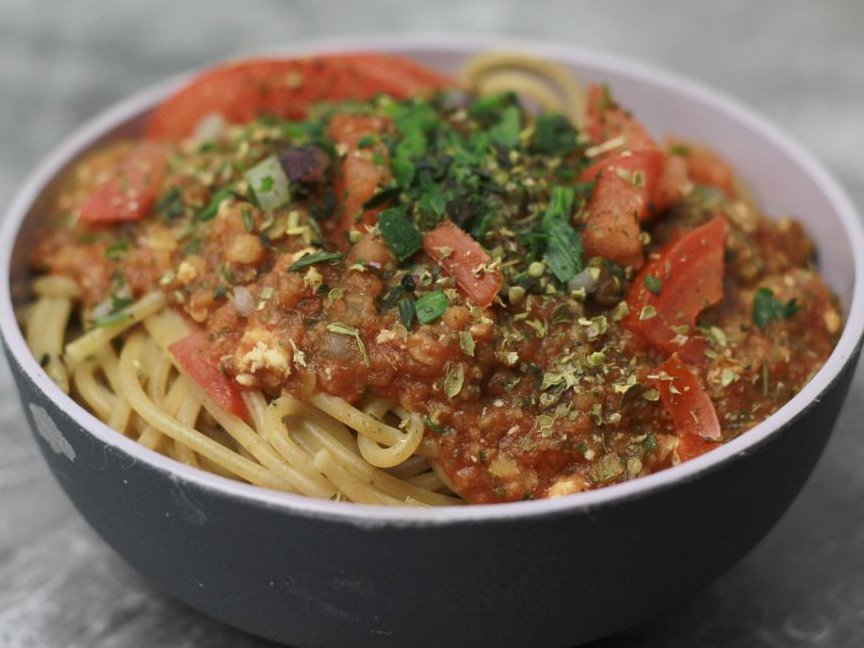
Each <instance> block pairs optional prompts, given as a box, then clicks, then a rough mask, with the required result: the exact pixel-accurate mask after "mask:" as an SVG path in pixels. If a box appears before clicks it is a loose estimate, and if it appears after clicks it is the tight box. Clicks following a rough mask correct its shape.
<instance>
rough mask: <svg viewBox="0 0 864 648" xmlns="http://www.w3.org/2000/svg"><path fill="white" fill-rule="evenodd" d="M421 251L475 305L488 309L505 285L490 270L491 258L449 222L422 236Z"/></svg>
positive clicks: (499, 272) (477, 244) (493, 269)
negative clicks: (452, 279)
mask: <svg viewBox="0 0 864 648" xmlns="http://www.w3.org/2000/svg"><path fill="white" fill-rule="evenodd" d="M423 250H424V251H425V252H426V254H428V255H429V256H430V257H432V258H433V259H434V260H435V261H436V262H438V263H439V264H440V265H441V267H442V268H444V271H445V272H446V273H447V274H449V275H450V276H451V277H453V278H454V279H456V283H457V284H459V287H460V288H461V289H462V291H463V292H464V293H465V294H466V295H468V297H469V298H470V299H471V300H472V301H473V302H474V303H475V304H477V305H478V306H482V307H483V308H488V307H489V306H491V305H492V301H493V300H494V299H495V295H497V294H498V291H499V290H500V289H501V285H502V284H503V282H504V279H503V277H502V276H501V271H500V270H499V269H498V268H495V267H489V262H490V261H492V257H490V256H489V253H488V252H486V250H484V249H483V246H481V245H480V244H479V243H478V242H477V241H475V240H474V239H473V238H471V237H470V236H469V235H468V234H466V233H465V232H464V231H462V230H461V229H459V227H457V226H456V225H455V224H454V223H453V222H452V221H444V222H443V223H441V224H440V225H438V227H436V228H435V229H433V230H432V231H430V232H426V234H425V235H424V236H423Z"/></svg>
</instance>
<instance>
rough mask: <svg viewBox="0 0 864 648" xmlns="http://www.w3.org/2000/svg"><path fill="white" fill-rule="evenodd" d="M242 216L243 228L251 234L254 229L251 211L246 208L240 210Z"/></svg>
mask: <svg viewBox="0 0 864 648" xmlns="http://www.w3.org/2000/svg"><path fill="white" fill-rule="evenodd" d="M241 213H242V214H243V228H244V229H245V230H246V231H247V232H252V230H254V229H255V219H254V218H253V217H252V211H251V210H250V209H249V208H248V207H244V208H243V209H242V210H241Z"/></svg>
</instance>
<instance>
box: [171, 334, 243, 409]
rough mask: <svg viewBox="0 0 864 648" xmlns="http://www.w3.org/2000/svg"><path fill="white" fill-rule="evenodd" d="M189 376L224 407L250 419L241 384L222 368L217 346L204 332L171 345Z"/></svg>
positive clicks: (191, 335) (172, 351)
mask: <svg viewBox="0 0 864 648" xmlns="http://www.w3.org/2000/svg"><path fill="white" fill-rule="evenodd" d="M169 351H171V353H172V354H173V355H174V357H175V358H176V359H177V362H178V363H180V366H181V367H183V369H184V371H185V372H186V373H187V374H188V375H189V377H190V378H191V379H192V380H194V381H195V382H196V383H198V384H199V385H200V386H201V387H202V388H203V389H204V391H206V392H207V394H209V396H210V398H212V399H213V400H214V401H216V403H218V404H219V405H220V406H221V407H222V408H223V409H225V410H227V411H229V412H231V413H232V414H234V416H237V417H239V418H242V419H248V418H249V410H248V409H247V408H246V403H245V402H244V401H243V393H242V391H241V390H240V387H239V385H237V383H235V382H234V381H233V380H231V378H229V377H228V376H227V375H225V373H223V372H222V370H221V369H220V368H219V359H218V358H216V357H214V355H213V345H212V344H211V342H210V340H209V339H208V338H207V334H206V333H205V332H204V331H195V332H194V333H190V334H189V335H187V336H186V337H184V338H181V339H180V340H178V341H177V342H175V343H174V344H172V345H171V346H170V347H169Z"/></svg>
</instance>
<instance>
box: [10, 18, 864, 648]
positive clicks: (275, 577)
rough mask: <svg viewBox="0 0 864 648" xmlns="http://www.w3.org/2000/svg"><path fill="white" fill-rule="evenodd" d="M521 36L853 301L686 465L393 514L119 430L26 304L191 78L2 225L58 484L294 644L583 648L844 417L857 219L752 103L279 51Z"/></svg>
mask: <svg viewBox="0 0 864 648" xmlns="http://www.w3.org/2000/svg"><path fill="white" fill-rule="evenodd" d="M488 49H519V50H523V51H528V52H533V53H535V54H539V55H542V56H545V57H548V58H550V59H552V60H555V61H559V62H561V63H563V64H565V65H567V66H570V67H572V68H573V69H574V70H576V71H577V72H578V73H579V74H580V75H581V77H582V78H583V79H584V80H586V81H599V80H603V81H605V82H608V83H609V84H610V85H611V86H612V88H613V89H614V92H615V94H616V95H617V97H618V98H619V99H620V100H621V102H622V103H623V104H624V105H627V106H631V107H633V108H634V110H635V111H636V112H637V114H638V115H639V116H640V118H641V119H642V120H643V121H644V122H645V124H647V126H648V127H649V129H650V130H652V131H653V132H655V133H658V134H663V133H670V132H671V133H675V134H679V135H683V136H685V137H689V138H692V139H696V140H701V141H704V142H706V143H708V144H709V145H711V146H713V147H714V148H715V149H716V150H718V151H719V152H720V153H721V154H722V155H724V156H725V157H727V158H728V159H729V160H730V161H731V162H732V164H733V166H734V167H735V168H736V169H737V170H738V171H739V173H740V174H741V176H742V177H743V178H745V179H746V181H747V182H748V183H749V184H750V185H751V186H752V188H753V191H754V194H755V196H756V198H757V200H758V202H759V203H760V204H761V205H762V206H763V208H764V209H765V211H766V212H767V213H768V214H774V215H780V214H790V213H791V214H794V215H796V216H797V217H798V218H800V219H801V220H802V221H803V223H804V225H805V227H806V228H807V230H808V231H809V233H810V235H811V236H812V237H813V239H814V240H815V242H816V244H817V247H818V249H819V250H820V259H821V263H820V266H821V271H822V273H823V275H824V277H825V279H826V280H827V282H828V283H829V285H830V286H831V287H832V288H833V289H834V291H835V292H836V293H837V294H838V295H839V298H840V301H841V304H842V306H843V310H844V314H845V317H846V323H845V328H844V330H843V333H842V337H841V338H840V341H839V343H838V344H837V347H836V348H835V350H834V352H833V353H832V354H831V356H830V358H829V359H828V361H827V362H826V364H825V365H824V367H823V368H822V369H821V370H820V371H819V372H818V373H817V374H816V376H815V377H814V378H813V379H812V380H811V382H810V383H808V384H807V385H806V386H805V387H804V388H803V389H802V390H801V392H800V393H799V394H798V395H796V396H795V397H794V398H793V399H792V400H791V401H790V402H789V403H787V404H786V405H784V406H783V407H782V408H781V409H780V410H779V411H778V412H777V413H776V414H774V415H773V416H771V417H770V418H769V419H767V420H766V421H765V422H763V423H761V424H760V425H758V426H756V427H755V428H754V429H752V430H751V431H749V432H747V433H745V434H743V435H742V436H740V437H739V438H737V439H735V440H733V441H731V442H729V443H727V444H726V445H724V446H722V447H720V448H718V449H716V450H714V451H712V452H710V453H708V454H706V455H703V456H701V457H699V458H697V459H694V460H692V461H690V462H687V463H685V464H682V465H679V466H677V467H675V468H672V469H669V470H666V471H664V472H660V473H657V474H653V475H650V476H647V477H642V478H640V479H637V480H635V481H631V482H628V483H624V484H618V485H614V486H610V487H607V488H604V489H601V490H598V491H593V492H587V493H582V494H578V495H575V496H570V497H564V498H560V499H556V500H547V501H535V502H520V503H513V504H498V505H487V506H473V507H447V508H442V509H417V510H414V509H411V510H404V509H392V508H383V507H376V506H363V505H355V504H347V503H341V502H332V501H318V500H313V499H307V498H303V497H299V496H294V495H290V494H285V493H278V492H269V491H266V490H263V489H260V488H256V487H254V486H250V485H245V484H242V483H238V482H235V481H230V480H227V479H224V478H221V477H219V476H216V475H213V474H209V473H205V472H202V471H199V470H196V469H194V468H190V467H188V466H185V465H182V464H180V463H177V462H175V461H173V460H172V459H169V458H167V457H165V456H162V455H160V454H157V453H155V452H152V451H150V450H148V449H146V448H144V447H142V446H140V445H138V444H136V443H135V442H133V441H131V440H129V439H127V438H125V437H123V436H122V435H120V434H117V433H116V432H113V431H112V430H110V429H109V428H108V427H106V425H104V424H103V423H101V422H100V421H99V420H97V419H96V418H95V417H94V416H92V415H91V414H90V413H88V412H87V411H86V410H84V409H83V408H82V407H81V406H79V405H78V404H77V403H75V402H74V401H73V400H72V399H71V398H69V397H68V396H67V395H65V394H64V393H62V392H61V391H60V390H59V389H58V388H57V387H56V386H55V385H54V384H53V383H52V382H51V380H50V379H49V377H48V376H47V375H46V373H45V372H44V371H43V370H42V369H41V367H40V366H39V364H38V362H37V361H36V360H35V359H34V358H33V356H32V355H31V353H30V351H29V349H28V348H27V345H26V343H25V341H24V338H23V336H22V334H21V331H20V329H19V327H18V325H17V323H16V320H15V315H14V307H15V306H16V305H17V304H20V303H22V302H23V301H24V300H26V298H27V285H28V272H29V271H28V267H27V251H28V249H29V248H30V245H31V243H32V240H33V237H34V235H35V228H34V225H36V224H37V223H38V221H39V218H40V215H41V214H42V212H43V211H44V208H45V205H46V203H47V201H48V200H50V197H51V195H52V192H54V191H55V189H56V185H57V179H58V177H59V176H61V175H62V173H63V171H64V169H66V168H67V167H68V166H69V165H70V164H71V163H72V162H73V161H74V160H76V159H77V158H78V157H79V156H81V155H82V154H83V153H84V152H85V151H87V150H88V149H90V148H92V147H94V146H96V145H98V144H100V143H103V142H105V141H108V140H111V139H114V138H117V137H122V136H128V135H132V134H135V133H137V132H140V130H141V128H142V126H143V124H144V122H145V120H146V117H147V115H148V113H149V111H150V110H151V109H152V108H153V107H154V105H156V104H157V103H158V102H159V101H160V99H162V98H164V97H165V96H167V95H169V94H170V93H171V92H172V91H173V90H175V89H176V88H177V87H178V86H179V85H180V84H181V83H182V82H183V81H184V79H183V78H181V79H175V80H173V81H170V82H168V83H165V84H163V85H160V86H158V87H155V88H152V89H149V90H146V91H144V92H142V93H140V94H138V95H136V96H134V97H132V98H130V99H128V100H126V101H123V102H121V103H119V104H117V105H115V106H113V107H111V108H109V109H108V110H106V111H105V112H103V113H102V114H100V115H98V116H97V117H95V118H94V119H93V120H91V121H90V122H89V123H87V124H86V125H84V126H83V127H82V128H80V129H79V130H78V131H76V132H75V133H74V134H73V135H71V136H70V137H69V138H68V139H67V140H65V141H64V142H62V143H61V144H60V145H59V146H58V147H57V148H56V149H55V150H54V151H53V152H51V154H50V155H49V156H48V157H47V158H46V159H45V160H44V161H43V162H42V163H41V164H40V165H39V166H38V168H37V169H36V170H35V171H34V172H33V173H32V175H30V177H29V178H28V179H27V181H26V182H25V184H24V186H23V187H22V188H21V190H20V192H19V193H18V195H17V196H16V198H15V200H14V202H13V203H12V205H11V208H10V209H9V210H8V212H7V214H6V216H5V219H4V223H3V229H2V234H0V273H2V276H0V329H2V334H3V340H4V344H5V351H6V354H7V356H8V359H9V364H10V366H11V368H12V370H13V373H14V376H15V380H16V382H17V385H18V388H19V391H20V396H21V401H22V404H23V408H24V411H25V412H26V415H27V419H28V421H29V423H30V425H31V427H32V429H33V432H34V436H35V439H36V441H37V442H38V444H39V447H40V449H41V451H42V454H43V455H44V457H45V459H46V461H47V462H48V464H49V465H50V467H51V470H52V471H53V473H54V475H55V476H56V478H57V480H58V482H59V483H60V485H61V486H62V487H63V489H64V490H65V491H66V493H67V495H68V496H69V498H70V499H71V500H72V501H73V502H74V504H75V506H77V508H78V509H79V511H80V512H81V514H82V515H83V516H84V517H85V518H86V519H87V521H88V522H89V523H90V524H91V525H92V526H93V528H94V529H96V531H98V533H99V534H100V535H101V536H102V537H103V538H104V539H105V541H106V542H107V543H108V544H109V545H111V546H112V547H113V548H114V549H115V550H116V551H117V552H118V553H119V554H120V555H121V556H123V557H124V558H125V559H126V560H127V561H128V562H129V563H130V564H131V565H132V566H133V567H135V568H136V569H137V570H138V571H139V572H141V574H143V575H144V576H146V577H147V578H149V579H150V580H151V581H152V582H154V583H155V584H156V585H157V586H158V587H160V588H162V589H164V590H165V591H166V592H168V593H170V594H171V595H173V596H176V597H177V598H179V599H180V600H182V601H184V602H186V603H187V604H189V605H191V606H192V607H194V608H197V609H198V610H200V611H202V612H204V613H206V614H209V615H211V616H213V617H215V618H217V619H220V620H222V621H224V622H226V623H229V624H231V625H233V626H236V627H239V628H242V629H244V630H247V631H249V632H251V633H254V634H256V635H260V636H262V637H266V638H269V639H273V640H276V641H280V642H284V643H288V644H291V645H296V646H347V645H351V646H407V645H410V646H440V645H449V646H477V645H490V644H494V645H497V646H521V645H532V646H568V645H569V646H572V645H575V644H578V643H581V642H585V641H588V640H590V639H594V638H597V637H600V636H604V635H607V634H610V633H612V632H615V631H617V630H621V629H623V628H625V627H626V626H628V625H630V624H633V623H635V622H637V621H640V620H643V619H645V618H647V617H648V616H650V615H652V614H654V613H656V612H658V611H659V610H661V609H663V608H665V607H667V606H669V605H671V604H672V603H674V602H675V601H677V600H679V599H681V598H683V597H685V596H687V595H688V594H690V593H692V592H693V591H695V590H697V589H698V588H700V587H704V586H705V585H706V584H708V583H709V582H711V581H712V580H713V579H715V578H716V577H717V576H719V575H720V574H721V573H723V572H724V571H725V570H727V569H728V568H729V567H730V566H732V565H733V564H734V563H735V562H736V561H737V560H739V559H740V558H741V557H742V556H743V555H744V554H745V553H746V552H747V551H748V550H749V549H750V548H752V547H753V546H754V545H755V544H756V543H757V542H758V541H759V539H760V538H762V537H763V536H764V535H765V534H766V533H767V531H768V530H769V529H770V528H771V527H772V526H773V525H774V524H775V523H776V522H777V520H778V519H779V518H780V516H781V515H782V514H783V512H784V511H785V510H786V508H787V507H788V506H789V504H790V503H791V502H792V500H793V499H794V497H795V496H796V494H797V493H798V492H799V490H800V489H801V487H802V486H803V484H804V482H805V480H806V479H807V476H808V475H809V474H810V472H811V470H812V469H813V467H814V464H815V463H816V461H817V459H818V458H819V455H820V453H821V451H822V449H823V447H824V445H825V443H826V441H827V439H828V437H829V435H830V433H831V429H832V427H833V425H834V422H835V420H836V418H837V415H838V412H839V410H840V406H841V404H842V402H843V399H844V397H845V395H846V392H847V390H848V387H849V383H850V380H851V377H852V374H853V371H854V368H855V364H856V361H857V357H858V355H859V353H860V350H861V344H862V336H864V233H862V227H861V220H860V217H859V216H858V215H857V214H856V213H855V210H854V208H853V207H852V205H851V203H850V201H849V200H848V198H847V197H846V195H845V194H844V192H843V191H842V190H841V189H840V187H839V186H838V185H837V183H836V182H835V181H834V180H833V179H832V178H831V177H830V176H829V174H828V173H827V172H826V171H825V170H824V168H823V167H822V166H821V165H820V164H819V163H818V162H816V161H815V160H814V159H813V158H812V157H811V156H810V155H808V154H807V153H806V152H804V151H803V150H802V149H801V148H800V146H798V145H797V144H796V143H794V142H793V141H792V140H791V139H790V138H789V137H788V136H786V135H784V134H783V133H781V132H780V131H778V130H777V129H776V128H775V127H773V126H771V125H770V124H769V123H768V122H766V121H765V120H764V119H762V118H761V117H759V116H757V115H755V114H753V112H751V111H750V110H748V109H747V108H745V107H743V106H742V105H740V104H739V103H737V102H735V101H733V100H730V99H729V98H726V97H724V96H723V95H721V94H719V93H717V92H715V91H713V90H711V89H709V88H706V87H705V86H703V85H701V84H699V83H696V82H694V81H691V80H688V79H684V78H681V77H678V76H674V75H671V74H668V73H666V72H661V71H659V70H656V69H652V68H649V67H646V66H644V65H642V64H638V63H634V62H629V61H624V60H621V59H618V58H614V57H611V56H607V55H601V54H597V53H593V52H589V51H585V50H580V49H576V48H571V47H556V46H551V45H543V44H537V43H525V42H513V41H503V40H500V39H490V38H478V37H471V36H461V37H453V36H441V35H425V36H424V35H402V36H389V37H373V38H365V39H354V40H345V39H342V40H339V41H330V42H322V43H318V44H316V45H309V46H305V47H302V48H294V49H292V50H288V51H284V50H283V52H282V53H285V54H291V55H296V54H298V53H310V52H323V51H334V50H340V51H355V50H379V51H390V52H397V53H400V54H404V55H407V56H411V57H413V58H416V59H418V60H420V61H422V62H425V63H427V64H428V65H431V66H433V67H436V68H439V69H441V70H444V71H452V70H455V68H456V67H457V66H458V64H459V62H460V61H461V60H462V59H463V58H464V57H466V56H467V55H470V54H472V53H476V52H480V51H484V50H488Z"/></svg>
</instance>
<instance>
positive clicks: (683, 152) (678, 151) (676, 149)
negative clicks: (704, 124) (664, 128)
mask: <svg viewBox="0 0 864 648" xmlns="http://www.w3.org/2000/svg"><path fill="white" fill-rule="evenodd" d="M669 154H670V155H680V156H682V157H687V156H688V155H690V147H689V146H687V145H686V144H684V143H683V142H676V143H675V144H671V145H670V146H669Z"/></svg>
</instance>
